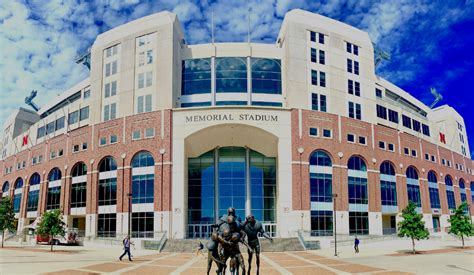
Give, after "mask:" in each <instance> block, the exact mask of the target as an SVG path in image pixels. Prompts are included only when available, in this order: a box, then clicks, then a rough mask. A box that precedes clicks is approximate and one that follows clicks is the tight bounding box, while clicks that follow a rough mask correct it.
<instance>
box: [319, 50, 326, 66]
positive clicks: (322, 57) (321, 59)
mask: <svg viewBox="0 0 474 275" xmlns="http://www.w3.org/2000/svg"><path fill="white" fill-rule="evenodd" d="M319 64H322V65H324V64H326V52H324V51H322V50H319Z"/></svg>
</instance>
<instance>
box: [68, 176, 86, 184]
mask: <svg viewBox="0 0 474 275" xmlns="http://www.w3.org/2000/svg"><path fill="white" fill-rule="evenodd" d="M81 182H87V175H83V176H78V177H73V178H72V184H76V183H81Z"/></svg>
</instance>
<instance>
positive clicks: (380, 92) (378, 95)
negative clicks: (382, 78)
mask: <svg viewBox="0 0 474 275" xmlns="http://www.w3.org/2000/svg"><path fill="white" fill-rule="evenodd" d="M375 96H376V97H380V98H382V90H380V89H379V88H375Z"/></svg>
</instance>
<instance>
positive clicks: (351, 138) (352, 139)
mask: <svg viewBox="0 0 474 275" xmlns="http://www.w3.org/2000/svg"><path fill="white" fill-rule="evenodd" d="M347 141H348V142H351V143H354V142H355V136H354V135H353V134H347Z"/></svg>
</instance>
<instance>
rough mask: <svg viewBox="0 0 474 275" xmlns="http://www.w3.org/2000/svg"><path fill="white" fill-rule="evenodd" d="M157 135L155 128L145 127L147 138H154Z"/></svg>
mask: <svg viewBox="0 0 474 275" xmlns="http://www.w3.org/2000/svg"><path fill="white" fill-rule="evenodd" d="M154 136H155V128H146V129H145V138H152V137H154Z"/></svg>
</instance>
